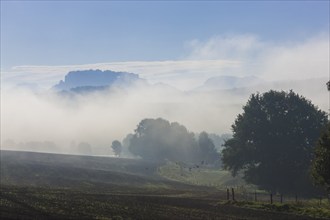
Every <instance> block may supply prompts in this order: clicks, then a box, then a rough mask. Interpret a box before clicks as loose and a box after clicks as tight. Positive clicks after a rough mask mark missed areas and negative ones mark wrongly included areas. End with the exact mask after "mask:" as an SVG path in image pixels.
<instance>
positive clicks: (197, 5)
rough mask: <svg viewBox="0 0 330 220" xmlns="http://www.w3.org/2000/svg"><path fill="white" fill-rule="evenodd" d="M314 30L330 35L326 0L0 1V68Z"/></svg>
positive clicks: (167, 51)
mask: <svg viewBox="0 0 330 220" xmlns="http://www.w3.org/2000/svg"><path fill="white" fill-rule="evenodd" d="M317 33H326V34H329V1H310V2H309V1H292V2H285V1H272V2H270V1H264V2H260V1H241V2H240V1H235V2H227V1H209V2H205V1H200V2H199V1H191V2H188V1H181V2H149V1H139V2H132V1H125V2H119V1H118V2H117V1H112V2H107V1H70V2H68V1H60V2H56V1H45V2H41V1H1V69H2V70H6V69H10V68H11V67H13V66H20V65H69V64H91V63H100V62H114V61H156V60H180V59H182V57H185V56H186V54H187V53H188V52H187V48H186V44H187V42H190V41H192V40H194V39H198V40H200V41H206V40H208V39H209V38H211V37H214V36H217V35H224V34H253V35H257V36H258V37H260V38H261V39H262V40H263V41H267V42H272V43H274V44H276V43H279V42H282V41H285V42H296V41H301V40H304V39H307V38H309V37H312V36H313V35H315V34H317Z"/></svg>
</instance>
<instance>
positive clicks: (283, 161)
mask: <svg viewBox="0 0 330 220" xmlns="http://www.w3.org/2000/svg"><path fill="white" fill-rule="evenodd" d="M327 116H328V115H327V113H326V112H324V111H322V110H320V109H319V108H318V107H317V106H315V105H313V104H312V102H311V101H309V100H307V99H306V98H305V97H303V96H300V95H299V94H297V93H295V92H293V91H289V92H284V91H273V90H271V91H269V92H266V93H263V94H260V93H256V94H252V95H251V96H250V98H249V100H248V101H247V103H246V104H245V105H244V107H243V113H241V114H239V115H238V116H237V118H236V119H235V121H234V123H233V125H232V132H233V136H232V137H231V138H229V139H227V140H226V141H225V143H224V148H223V150H222V152H221V155H220V154H219V152H217V150H216V149H215V146H214V143H213V142H212V140H211V139H210V138H209V136H208V134H207V133H206V132H202V133H201V134H199V136H198V137H195V135H194V134H193V133H192V132H189V131H188V130H187V128H186V127H184V126H183V125H180V124H179V123H177V122H172V123H170V122H169V121H167V120H165V119H161V118H158V119H144V120H142V121H141V122H140V123H139V124H138V125H137V128H136V129H135V131H134V134H133V135H130V136H129V141H128V149H129V151H130V152H131V153H132V154H133V155H135V156H139V157H141V158H142V159H146V160H157V161H165V160H171V161H181V162H187V163H199V162H201V163H203V164H204V163H208V164H219V163H220V159H221V162H222V164H223V167H224V168H225V169H227V170H229V171H231V173H232V175H233V176H235V175H237V174H238V173H241V174H243V177H244V179H245V180H246V182H248V183H252V184H255V185H257V186H258V187H259V188H261V189H264V190H267V191H270V192H273V193H286V194H288V193H292V194H295V193H300V194H301V193H302V194H305V195H308V194H313V193H316V192H318V191H319V189H317V187H315V183H316V184H320V185H322V186H324V187H325V189H327V190H328V191H329V192H330V125H329V121H328V117H327ZM126 142H127V140H126ZM112 148H113V150H114V152H115V153H116V154H120V151H121V149H122V146H121V143H120V142H119V141H114V142H113V144H112Z"/></svg>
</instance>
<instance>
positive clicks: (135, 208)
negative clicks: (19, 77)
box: [0, 186, 313, 220]
mask: <svg viewBox="0 0 330 220" xmlns="http://www.w3.org/2000/svg"><path fill="white" fill-rule="evenodd" d="M141 193H142V192H138V193H137V194H115V193H96V192H90V193H85V192H79V191H73V190H68V189H46V188H34V187H12V186H10V187H8V186H2V187H1V206H0V211H1V219H178V220H185V219H297V220H298V219H313V218H311V217H307V216H301V215H292V214H285V213H279V212H270V211H265V210H257V209H250V208H242V207H237V206H234V205H232V204H226V203H223V202H221V201H219V199H217V198H215V197H216V196H207V195H204V196H196V195H191V194H190V195H189V194H171V193H179V192H175V191H172V192H168V193H170V194H164V195H159V194H158V195H154V194H141Z"/></svg>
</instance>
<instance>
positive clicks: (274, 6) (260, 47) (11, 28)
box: [0, 0, 330, 146]
mask: <svg viewBox="0 0 330 220" xmlns="http://www.w3.org/2000/svg"><path fill="white" fill-rule="evenodd" d="M0 3H1V45H0V46H1V49H0V52H1V60H0V61H1V118H2V120H1V137H2V139H10V140H15V141H17V142H19V141H21V142H28V141H36V140H38V141H49V140H50V141H54V142H56V143H61V146H64V145H65V144H63V143H66V144H67V143H70V142H71V141H77V142H78V141H85V142H88V143H91V144H92V145H103V146H106V145H107V144H108V145H109V144H110V143H111V142H112V141H113V139H114V138H117V139H119V140H121V139H122V138H124V137H125V135H126V134H127V133H129V132H132V131H134V129H135V127H136V125H137V124H138V123H139V121H140V120H142V119H143V118H157V117H163V118H165V119H168V120H170V121H177V122H179V123H181V124H183V125H185V126H187V128H188V129H189V130H191V131H194V132H201V131H207V132H211V133H217V134H223V133H230V131H231V130H230V126H231V124H232V122H233V121H234V120H235V117H236V116H237V114H239V113H240V112H241V111H242V106H243V105H244V104H245V103H246V101H247V99H248V98H249V96H250V95H251V93H253V92H265V91H268V90H269V89H277V90H281V89H284V90H289V89H294V90H295V91H297V92H299V94H301V95H303V96H305V97H307V98H308V99H310V100H311V101H312V102H313V103H315V104H316V105H317V106H319V107H320V108H321V109H322V110H325V111H327V110H328V106H329V104H330V103H329V101H328V100H329V98H328V95H329V94H328V92H327V90H326V89H325V82H326V81H327V80H328V79H329V72H330V70H329V68H330V64H329V60H330V55H329V53H330V46H329V36H330V35H329V32H330V31H329V29H330V24H329V22H330V18H329V10H330V5H329V4H330V3H329V1H154V2H152V1H3V0H1V1H0ZM86 69H101V70H113V71H126V72H132V73H136V74H139V76H140V77H141V78H143V79H146V80H147V81H148V83H150V84H159V83H161V84H162V85H163V84H167V85H168V86H169V87H166V86H165V87H155V88H156V89H151V90H150V88H131V90H129V91H126V92H123V91H117V92H115V93H114V94H112V93H109V94H106V95H99V96H98V95H95V96H94V95H93V94H92V95H89V96H86V97H80V98H79V99H77V100H75V102H74V103H72V100H66V99H63V100H62V98H61V97H58V96H56V95H54V94H51V93H49V91H50V88H51V87H52V86H54V85H55V84H57V83H58V82H59V81H60V80H62V79H63V78H64V76H65V75H66V74H67V73H68V72H69V71H73V70H86ZM220 76H234V77H249V76H253V77H256V78H257V79H258V80H260V82H263V84H262V85H258V86H255V87H250V88H247V89H246V90H240V92H236V93H228V92H227V93H226V92H224V91H222V92H219V91H212V92H205V93H204V92H200V90H198V88H201V87H203V86H204V88H205V84H204V82H205V81H207V80H208V79H210V78H213V77H220ZM258 82H259V81H258ZM31 88H32V90H30V89H31ZM152 88H154V87H152ZM169 88H175V89H177V90H174V91H173V90H172V89H169ZM219 89H221V88H219ZM196 91H197V92H196ZM181 92H182V93H181ZM50 116H51V117H50ZM36 119H37V120H36Z"/></svg>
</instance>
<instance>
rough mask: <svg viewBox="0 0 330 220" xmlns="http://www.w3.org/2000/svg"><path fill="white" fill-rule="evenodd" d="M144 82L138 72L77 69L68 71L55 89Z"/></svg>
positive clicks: (96, 88)
mask: <svg viewBox="0 0 330 220" xmlns="http://www.w3.org/2000/svg"><path fill="white" fill-rule="evenodd" d="M136 83H145V80H143V79H141V78H140V77H139V75H138V74H134V73H127V72H115V71H111V70H105V71H102V70H79V71H71V72H69V73H68V74H67V75H66V76H65V78H64V80H61V81H60V82H59V83H58V84H56V85H55V86H54V87H53V89H54V90H56V91H71V92H77V93H80V92H90V91H99V90H104V89H107V88H109V87H111V86H120V87H122V86H124V87H126V86H131V85H133V84H136Z"/></svg>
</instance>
